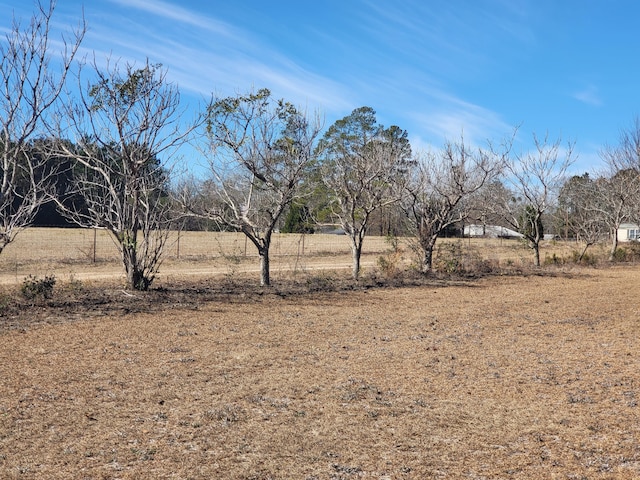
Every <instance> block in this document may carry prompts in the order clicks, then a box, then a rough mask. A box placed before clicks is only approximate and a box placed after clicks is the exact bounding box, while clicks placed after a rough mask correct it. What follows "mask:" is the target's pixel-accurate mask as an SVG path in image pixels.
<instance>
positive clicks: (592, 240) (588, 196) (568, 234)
mask: <svg viewBox="0 0 640 480" xmlns="http://www.w3.org/2000/svg"><path fill="white" fill-rule="evenodd" d="M599 188H600V186H599V185H598V182H596V181H594V180H592V179H591V177H590V176H589V174H588V173H585V174H584V175H575V176H573V177H571V178H570V179H569V180H568V181H567V182H566V183H565V184H564V185H563V187H562V189H561V191H560V196H559V198H558V211H557V213H556V216H557V221H558V224H559V225H560V226H561V227H562V228H564V230H565V238H575V240H576V241H577V242H582V243H583V248H582V250H581V251H580V255H579V257H578V259H577V260H578V262H581V261H582V259H583V258H584V256H585V254H586V253H587V250H588V248H589V247H591V246H592V245H595V244H596V243H598V242H600V241H601V240H602V239H603V238H605V237H606V234H607V232H608V230H607V224H606V217H605V215H604V213H603V208H602V197H601V196H600V195H599V194H598V189H599Z"/></svg>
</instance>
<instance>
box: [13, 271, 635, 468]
mask: <svg viewBox="0 0 640 480" xmlns="http://www.w3.org/2000/svg"><path fill="white" fill-rule="evenodd" d="M544 272H545V273H544V274H537V275H518V276H512V275H510V276H491V277H486V278H479V279H462V278H460V279H431V280H428V281H423V282H417V283H416V284H406V285H399V286H393V287H389V286H385V285H381V284H379V283H376V282H375V281H374V280H370V281H367V282H362V283H361V285H358V286H351V287H349V283H348V282H343V281H342V280H341V279H342V278H343V277H344V276H345V275H346V273H345V272H336V273H334V274H330V273H327V272H323V273H317V274H314V275H308V276H306V277H303V278H297V279H295V280H296V281H295V282H292V283H291V284H287V285H288V286H287V285H285V284H284V283H283V282H280V286H279V287H272V288H269V289H260V288H258V287H248V286H246V285H243V281H242V277H240V276H236V277H234V278H233V279H228V278H227V279H218V280H216V279H210V280H207V281H195V280H192V281H189V280H188V279H185V280H183V281H182V283H176V279H175V278H173V279H172V286H171V287H163V286H162V282H160V284H159V286H158V287H157V288H156V289H154V290H153V291H151V292H148V293H131V292H124V291H122V290H121V289H120V288H118V286H117V285H113V284H108V283H105V284H104V285H99V284H95V285H93V284H91V285H88V284H73V282H71V283H70V284H68V285H66V286H64V288H63V290H62V291H60V292H59V293H58V294H57V295H55V296H54V297H53V298H52V299H51V300H47V301H44V300H43V301H38V302H36V304H35V305H33V306H25V307H24V308H18V307H12V308H10V307H9V306H6V308H5V309H4V310H3V312H4V313H3V316H2V317H0V325H1V328H0V376H1V378H2V382H1V383H0V478H8V479H13V478H17V479H21V478H29V479H31V478H35V479H68V478H71V479H147V478H148V479H156V478H175V479H217V478H220V479H244V480H249V479H252V480H267V479H307V480H311V479H359V478H370V479H374V478H375V479H403V478H405V479H427V478H436V479H438V478H451V479H458V478H468V479H482V478H487V479H488V478H491V479H502V478H511V479H534V478H545V479H547V478H558V479H605V478H607V479H637V478H640V407H639V406H638V403H639V400H640V374H639V373H638V372H639V366H640V353H638V337H639V333H640V331H639V330H640V328H639V320H640V318H639V317H640V315H639V314H640V307H639V300H640V282H638V278H639V274H640V271H639V269H638V267H637V266H635V267H631V266H627V267H614V268H602V269H588V268H585V269H575V270H566V271H565V270H550V269H545V271H544ZM252 281H254V279H253V277H251V278H250V280H247V282H249V283H250V282H252ZM337 284H340V285H342V286H335V285H337ZM56 288H57V287H56ZM61 288H62V287H61ZM324 290H334V291H324ZM88 299H90V300H91V301H88Z"/></svg>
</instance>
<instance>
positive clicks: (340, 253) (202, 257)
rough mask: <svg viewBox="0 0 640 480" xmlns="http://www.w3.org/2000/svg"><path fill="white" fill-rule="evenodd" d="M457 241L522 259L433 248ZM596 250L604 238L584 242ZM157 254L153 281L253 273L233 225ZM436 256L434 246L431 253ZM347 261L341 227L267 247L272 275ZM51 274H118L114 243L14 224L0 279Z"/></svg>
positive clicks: (566, 249) (525, 260)
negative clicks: (16, 227) (338, 232)
mask: <svg viewBox="0 0 640 480" xmlns="http://www.w3.org/2000/svg"><path fill="white" fill-rule="evenodd" d="M454 244H455V245H458V246H459V251H458V252H457V253H458V254H459V255H461V256H467V257H474V258H480V257H481V258H483V259H486V260H487V261H489V262H491V263H492V264H501V265H505V264H506V263H508V264H510V265H512V266H525V267H526V266H529V265H531V263H532V259H533V256H532V252H531V250H529V249H528V248H527V247H526V246H524V245H523V244H522V243H521V242H520V241H518V240H497V239H465V240H456V239H444V240H442V241H440V243H439V245H440V246H441V247H440V248H444V249H446V248H445V246H446V245H454ZM399 248H400V249H401V250H402V255H401V257H402V258H401V261H400V263H401V264H402V265H404V266H409V265H410V264H411V263H415V258H414V255H413V254H412V250H411V246H410V240H409V239H404V238H401V239H400V240H399ZM390 250H391V245H390V244H389V242H388V241H387V240H386V239H385V238H384V237H377V236H369V237H367V238H366V239H365V242H364V249H363V261H362V265H363V267H364V270H365V273H367V270H368V271H369V273H371V271H372V270H374V269H375V268H376V267H377V264H378V259H379V257H380V255H383V254H385V253H388V252H389V251H390ZM577 250H578V245H576V244H575V243H573V242H567V243H563V242H544V243H543V245H542V250H541V257H542V259H543V260H544V259H545V258H549V257H552V256H553V255H554V254H555V255H557V256H560V257H570V256H571V254H572V252H574V251H577ZM590 251H591V252H598V254H599V255H601V256H603V255H604V254H603V252H604V251H606V246H602V247H599V248H595V247H594V248H592V249H591V250H590ZM165 258H166V259H165V261H164V263H163V264H162V266H161V268H160V273H159V275H158V281H159V283H162V284H166V285H171V283H172V282H174V281H175V280H182V279H184V278H185V277H186V278H190V277H199V276H203V275H205V276H207V275H208V276H211V275H225V276H234V275H237V274H239V273H247V272H252V273H255V275H256V278H257V275H258V273H257V272H258V270H259V266H258V258H257V253H256V250H255V247H253V246H252V245H251V243H250V242H247V241H246V239H245V237H244V235H242V234H240V233H215V232H182V233H180V235H178V234H177V233H174V234H173V236H172V238H171V240H170V242H169V243H168V245H167V248H166V255H165ZM435 259H436V261H437V259H438V251H436V253H435ZM350 266H351V254H350V250H349V241H348V239H347V237H345V236H344V235H342V236H341V235H327V234H324V235H317V234H316V235H304V236H303V235H293V234H289V235H287V234H275V235H274V236H273V241H272V247H271V270H272V273H273V276H274V278H275V279H276V280H277V278H278V276H289V275H290V274H291V272H294V273H300V274H305V273H308V272H309V271H315V270H322V269H329V270H335V269H348V268H350ZM52 274H53V275H55V276H56V277H57V278H58V279H59V280H63V281H69V280H78V279H79V280H87V281H94V280H103V279H107V278H110V279H113V278H119V279H124V275H123V269H122V263H121V262H120V260H119V254H118V251H117V249H116V247H115V245H114V243H113V240H112V239H111V237H110V236H109V234H108V233H107V232H105V231H103V230H95V231H94V230H90V229H61V228H30V229H27V230H25V231H23V232H21V233H20V234H19V235H18V237H17V238H16V241H15V242H14V243H11V244H9V246H8V247H7V248H6V249H5V250H4V251H3V252H2V254H0V284H5V285H6V284H19V283H21V282H22V281H23V280H24V279H25V278H26V277H27V276H29V275H35V276H38V277H43V276H45V275H52Z"/></svg>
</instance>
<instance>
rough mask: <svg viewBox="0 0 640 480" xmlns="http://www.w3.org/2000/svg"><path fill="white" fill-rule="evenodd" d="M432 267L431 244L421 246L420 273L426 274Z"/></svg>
mask: <svg viewBox="0 0 640 480" xmlns="http://www.w3.org/2000/svg"><path fill="white" fill-rule="evenodd" d="M432 269H433V245H431V246H423V247H422V268H421V270H422V273H423V274H425V275H426V274H427V273H429V272H431V270H432Z"/></svg>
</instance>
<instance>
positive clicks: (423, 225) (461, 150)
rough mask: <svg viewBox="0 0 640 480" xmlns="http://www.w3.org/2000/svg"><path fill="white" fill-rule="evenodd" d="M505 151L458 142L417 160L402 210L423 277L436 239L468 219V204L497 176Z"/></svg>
mask: <svg viewBox="0 0 640 480" xmlns="http://www.w3.org/2000/svg"><path fill="white" fill-rule="evenodd" d="M508 149H509V146H506V148H505V151H504V152H503V153H502V154H496V153H495V152H493V149H492V148H489V149H486V150H485V149H482V148H478V149H471V148H470V147H469V146H467V145H466V144H465V143H464V139H463V138H461V139H460V141H459V142H456V143H452V142H448V143H447V144H446V145H445V147H444V148H443V149H442V150H441V151H439V152H429V153H427V154H425V155H424V156H422V157H420V158H419V159H418V161H417V163H416V164H415V167H414V168H412V176H411V182H410V184H409V185H408V195H407V197H406V199H405V200H404V201H403V208H404V210H405V212H406V214H407V216H408V218H409V223H410V225H411V230H412V231H413V234H414V235H415V237H416V240H417V245H418V250H419V251H420V254H421V262H420V266H421V270H422V272H423V273H428V272H430V271H431V268H432V264H433V251H434V248H435V245H436V241H437V239H438V237H440V236H441V235H442V233H443V232H444V230H445V229H447V228H448V227H450V226H452V225H455V224H456V223H460V222H464V221H465V220H466V219H467V218H468V217H469V214H470V211H471V210H470V209H471V204H470V202H469V200H470V199H471V197H472V196H473V195H474V194H476V193H477V192H479V191H480V190H481V189H482V188H483V187H484V186H485V185H487V184H488V183H489V182H490V181H492V180H493V179H495V178H496V176H497V175H498V174H499V173H500V170H501V168H502V165H503V163H504V160H505V157H506V155H507V153H508Z"/></svg>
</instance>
